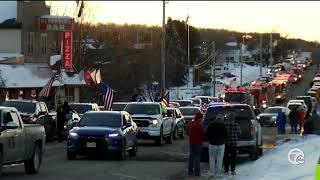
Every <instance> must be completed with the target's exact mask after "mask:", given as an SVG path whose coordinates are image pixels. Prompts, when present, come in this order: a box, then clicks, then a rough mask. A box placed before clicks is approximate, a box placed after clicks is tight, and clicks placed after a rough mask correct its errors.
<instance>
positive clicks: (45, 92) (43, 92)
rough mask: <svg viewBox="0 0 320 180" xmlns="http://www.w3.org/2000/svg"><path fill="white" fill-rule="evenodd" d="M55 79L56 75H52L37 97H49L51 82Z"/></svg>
mask: <svg viewBox="0 0 320 180" xmlns="http://www.w3.org/2000/svg"><path fill="white" fill-rule="evenodd" d="M56 78H57V74H54V75H53V76H52V77H51V78H50V80H49V81H48V83H47V84H46V85H45V86H44V87H43V88H42V89H41V91H40V93H39V96H40V97H49V96H50V92H51V87H52V84H53V82H54V81H55V80H56Z"/></svg>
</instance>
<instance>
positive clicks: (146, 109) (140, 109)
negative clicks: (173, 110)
mask: <svg viewBox="0 0 320 180" xmlns="http://www.w3.org/2000/svg"><path fill="white" fill-rule="evenodd" d="M124 110H125V111H127V112H128V113H129V114H131V115H132V114H147V115H155V114H160V106H159V105H158V104H128V105H127V106H126V107H125V109H124Z"/></svg>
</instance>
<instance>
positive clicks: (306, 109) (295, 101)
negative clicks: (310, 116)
mask: <svg viewBox="0 0 320 180" xmlns="http://www.w3.org/2000/svg"><path fill="white" fill-rule="evenodd" d="M292 103H300V104H301V105H302V109H303V112H304V113H305V114H306V113H307V112H308V106H307V105H306V103H305V102H304V100H289V102H288V104H287V107H288V105H289V104H292Z"/></svg>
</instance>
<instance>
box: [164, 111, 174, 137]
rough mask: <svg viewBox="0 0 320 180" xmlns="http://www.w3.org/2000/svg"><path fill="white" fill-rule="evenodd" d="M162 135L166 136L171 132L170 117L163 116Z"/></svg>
mask: <svg viewBox="0 0 320 180" xmlns="http://www.w3.org/2000/svg"><path fill="white" fill-rule="evenodd" d="M162 118H163V134H164V135H168V134H169V133H170V131H171V123H172V117H168V116H167V115H164V116H163V117H162Z"/></svg>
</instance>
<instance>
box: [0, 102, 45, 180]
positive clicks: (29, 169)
mask: <svg viewBox="0 0 320 180" xmlns="http://www.w3.org/2000/svg"><path fill="white" fill-rule="evenodd" d="M44 143H45V131H44V127H43V126H41V125H38V124H30V125H25V124H24V123H23V121H22V119H21V116H20V114H19V112H18V111H17V109H16V108H12V107H0V175H1V170H2V167H3V166H5V165H10V164H16V163H21V162H23V163H24V167H25V172H26V173H27V174H36V173H38V172H39V169H40V166H41V162H42V154H43V152H44Z"/></svg>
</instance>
